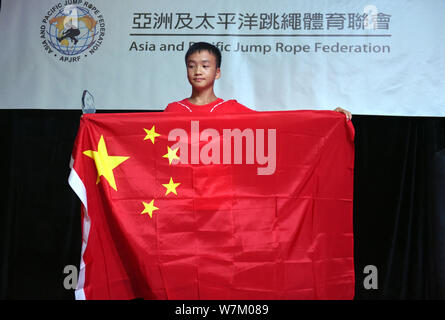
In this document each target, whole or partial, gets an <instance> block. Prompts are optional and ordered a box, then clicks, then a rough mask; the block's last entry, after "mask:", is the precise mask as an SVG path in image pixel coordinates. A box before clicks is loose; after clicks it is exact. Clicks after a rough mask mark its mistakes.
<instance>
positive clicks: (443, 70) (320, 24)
mask: <svg viewBox="0 0 445 320" xmlns="http://www.w3.org/2000/svg"><path fill="white" fill-rule="evenodd" d="M444 20H445V1H442V0H425V1H420V0H416V1H414V0H393V1H384V0H376V1H372V2H370V1H361V0H342V1H330V0H315V1H314V0H300V1H296V0H293V1H292V0H289V1H286V0H274V1H258V0H255V1H254V0H244V1H238V0H225V1H218V0H207V1H202V0H200V1H196V0H188V1H179V0H175V1H172V0H170V1H147V0H128V1H122V0H120V1H117V0H93V1H80V0H79V1H74V0H73V1H71V0H70V1H66V0H63V1H58V0H39V1H34V0H33V1H29V0H3V1H2V8H1V12H0V46H1V50H0V77H1V78H0V108H40V109H77V108H79V107H80V97H81V94H82V91H83V90H84V89H88V90H89V91H90V92H91V93H92V94H93V96H94V98H95V102H96V105H97V107H98V108H100V109H121V110H122V109H140V110H148V109H164V108H165V106H166V105H167V104H168V103H169V102H171V101H175V100H180V99H183V98H185V97H188V96H189V95H190V91H191V90H190V86H189V84H188V82H187V78H186V69H185V63H184V55H185V52H186V50H187V49H188V47H189V45H190V42H194V41H195V42H197V41H207V42H212V43H214V44H216V45H217V46H218V47H219V48H220V49H222V55H223V59H222V77H221V79H219V80H217V83H216V94H217V95H218V96H220V97H222V98H224V99H231V98H235V99H237V100H238V101H239V102H241V103H243V104H245V105H246V106H248V107H251V108H253V109H256V110H289V109H333V108H334V107H336V106H341V107H343V108H346V109H349V110H351V111H352V112H353V113H354V114H374V115H408V116H418V115H420V116H445V86H444V80H443V76H444V74H445V61H444V59H443V58H442V56H443V54H444V53H445V50H444V48H445V44H444V43H445V32H444V31H443V30H444V28H443V26H442V23H443V21H444ZM70 27H72V28H73V29H72V30H69V28H70ZM73 30H77V32H78V34H76V33H75V31H73Z"/></svg>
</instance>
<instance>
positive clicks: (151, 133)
mask: <svg viewBox="0 0 445 320" xmlns="http://www.w3.org/2000/svg"><path fill="white" fill-rule="evenodd" d="M144 130H145V132H146V133H147V135H146V136H145V138H144V140H147V139H150V140H151V142H152V143H153V144H154V143H155V138H156V137H160V136H161V135H160V134H159V133H157V132H156V131H155V126H154V125H153V127H151V129H150V130H147V129H145V128H144Z"/></svg>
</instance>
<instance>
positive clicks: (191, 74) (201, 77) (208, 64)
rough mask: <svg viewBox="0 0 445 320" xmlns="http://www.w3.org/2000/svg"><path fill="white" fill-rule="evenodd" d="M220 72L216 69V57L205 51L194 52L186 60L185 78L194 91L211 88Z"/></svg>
mask: <svg viewBox="0 0 445 320" xmlns="http://www.w3.org/2000/svg"><path fill="white" fill-rule="evenodd" d="M220 72H221V71H220V69H219V68H217V67H216V57H215V56H214V55H213V54H211V53H210V52H208V51H207V50H202V51H199V52H195V53H193V54H192V55H190V56H189V57H188V59H187V78H188V80H189V82H190V84H191V85H192V87H193V88H194V89H199V90H203V89H206V88H210V87H213V84H214V82H215V80H216V79H218V78H219V77H220Z"/></svg>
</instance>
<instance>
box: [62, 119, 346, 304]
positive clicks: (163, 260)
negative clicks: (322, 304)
mask: <svg viewBox="0 0 445 320" xmlns="http://www.w3.org/2000/svg"><path fill="white" fill-rule="evenodd" d="M72 157H73V159H72V160H73V161H72V171H71V174H70V177H69V183H70V185H71V187H72V188H73V190H74V191H75V192H76V193H77V195H78V196H79V197H80V199H81V201H82V240H83V245H82V257H81V269H80V272H79V281H78V288H77V290H76V298H78V299H132V298H144V299H206V300H213V299H266V300H267V299H352V298H353V297H354V259H353V226H352V203H353V167H354V128H353V126H352V123H351V122H350V121H349V122H347V121H346V120H345V117H344V115H343V114H340V113H337V112H332V111H279V112H257V113H248V114H238V115H235V114H219V115H213V114H202V115H195V116H190V115H189V114H173V113H170V114H167V113H128V114H122V113H120V114H90V115H84V116H83V117H82V119H81V122H80V128H79V132H78V135H77V138H76V141H75V145H74V150H73V154H72Z"/></svg>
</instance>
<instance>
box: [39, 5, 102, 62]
mask: <svg viewBox="0 0 445 320" xmlns="http://www.w3.org/2000/svg"><path fill="white" fill-rule="evenodd" d="M104 35H105V21H104V18H103V16H102V14H101V12H100V11H99V9H97V8H96V7H95V6H94V5H93V4H92V3H90V2H88V1H82V0H66V1H65V3H62V2H60V3H58V4H56V5H54V6H53V7H52V8H51V9H49V10H48V12H47V13H46V15H45V17H44V18H43V20H42V25H41V26H40V38H41V39H42V45H43V48H44V50H45V51H46V52H47V53H48V54H51V55H53V56H54V57H56V58H58V59H59V60H60V61H63V62H77V61H80V60H81V58H85V57H88V55H92V54H94V53H95V52H96V51H97V49H99V47H100V45H101V44H102V41H103V39H104Z"/></svg>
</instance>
